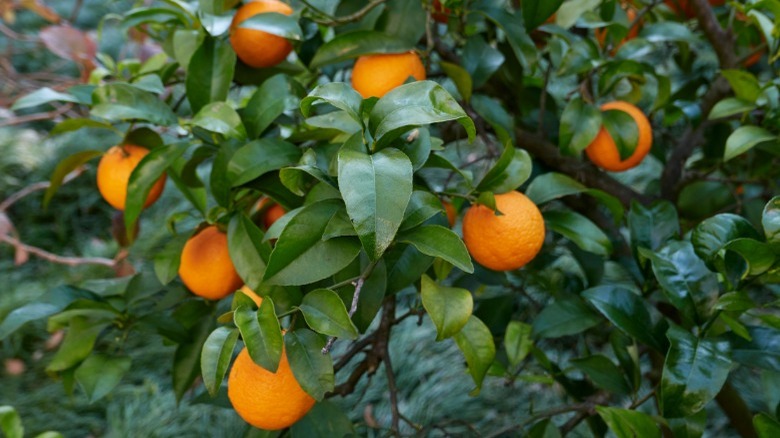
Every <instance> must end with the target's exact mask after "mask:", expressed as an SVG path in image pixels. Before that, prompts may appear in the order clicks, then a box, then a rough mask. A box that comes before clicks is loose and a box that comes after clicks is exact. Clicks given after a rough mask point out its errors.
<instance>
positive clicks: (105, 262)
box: [0, 234, 120, 268]
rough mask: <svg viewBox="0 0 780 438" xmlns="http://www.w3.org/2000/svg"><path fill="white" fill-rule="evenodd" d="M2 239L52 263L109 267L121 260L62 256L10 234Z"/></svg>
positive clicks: (0, 236) (1, 237)
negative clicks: (28, 243)
mask: <svg viewBox="0 0 780 438" xmlns="http://www.w3.org/2000/svg"><path fill="white" fill-rule="evenodd" d="M0 241H2V242H5V243H7V244H9V245H11V246H13V247H15V248H17V249H21V250H23V251H26V252H28V253H30V254H34V255H36V256H38V257H40V258H42V259H44V260H47V261H50V262H52V263H57V264H60V265H67V266H78V265H101V266H108V267H109V268H113V267H114V266H116V264H117V263H118V262H119V261H120V260H119V259H117V260H112V259H107V258H103V257H67V256H61V255H57V254H53V253H50V252H48V251H46V250H43V249H41V248H38V247H35V246H30V245H27V244H25V243H23V242H22V241H20V240H19V239H16V238H14V237H11V236H9V235H7V234H6V235H0Z"/></svg>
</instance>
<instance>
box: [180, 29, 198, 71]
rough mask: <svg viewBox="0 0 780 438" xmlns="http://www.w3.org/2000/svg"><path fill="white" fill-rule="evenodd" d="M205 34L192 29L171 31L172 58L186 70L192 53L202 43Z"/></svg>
mask: <svg viewBox="0 0 780 438" xmlns="http://www.w3.org/2000/svg"><path fill="white" fill-rule="evenodd" d="M205 37H206V34H205V33H204V32H202V31H198V30H192V29H178V30H176V31H175V32H174V33H173V58H174V59H175V60H176V61H177V62H178V63H179V65H180V66H181V67H182V68H183V69H184V71H187V69H188V68H189V66H190V61H191V60H192V54H193V53H195V51H196V50H198V47H200V45H201V44H202V43H203V39H204V38H205Z"/></svg>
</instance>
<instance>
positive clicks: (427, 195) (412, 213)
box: [400, 190, 444, 231]
mask: <svg viewBox="0 0 780 438" xmlns="http://www.w3.org/2000/svg"><path fill="white" fill-rule="evenodd" d="M443 211H444V210H443V209H442V203H441V201H439V198H437V197H436V195H434V194H432V193H431V192H428V191H425V190H415V191H414V192H412V197H411V198H410V199H409V205H407V206H406V212H404V220H403V222H402V223H401V228H400V231H405V230H409V229H411V228H414V227H416V226H419V225H421V224H422V223H423V222H425V221H427V220H428V219H430V218H432V217H433V216H434V215H436V214H438V213H441V212H443Z"/></svg>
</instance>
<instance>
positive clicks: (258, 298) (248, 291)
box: [241, 285, 263, 307]
mask: <svg viewBox="0 0 780 438" xmlns="http://www.w3.org/2000/svg"><path fill="white" fill-rule="evenodd" d="M241 292H243V293H244V295H246V296H248V297H249V298H251V299H252V301H254V302H255V304H257V307H260V304H262V303H263V297H261V296H260V295H258V294H257V292H255V291H253V290H252V289H250V288H249V287H248V286H247V285H243V286H242V287H241Z"/></svg>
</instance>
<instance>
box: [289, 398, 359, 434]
mask: <svg viewBox="0 0 780 438" xmlns="http://www.w3.org/2000/svg"><path fill="white" fill-rule="evenodd" d="M290 434H291V435H292V438H331V437H350V436H355V428H354V427H353V426H352V420H350V418H349V417H348V416H347V413H346V412H344V410H343V409H341V407H340V406H337V405H335V404H333V403H331V402H329V401H326V400H323V401H321V402H319V403H316V404H315V405H314V407H313V408H311V411H309V413H308V414H306V416H305V417H303V418H301V419H300V420H299V421H298V422H297V423H295V424H293V425H292V427H291V428H290Z"/></svg>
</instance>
